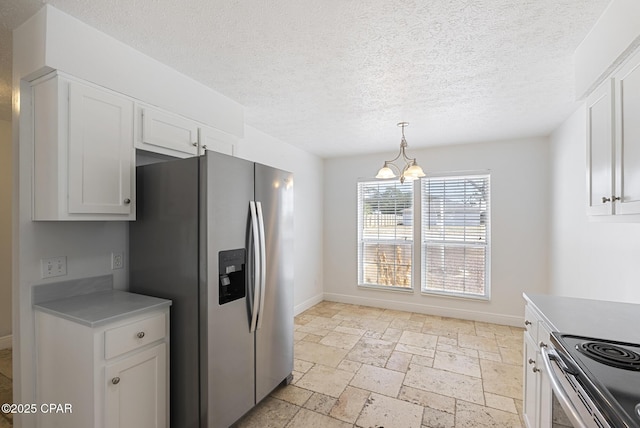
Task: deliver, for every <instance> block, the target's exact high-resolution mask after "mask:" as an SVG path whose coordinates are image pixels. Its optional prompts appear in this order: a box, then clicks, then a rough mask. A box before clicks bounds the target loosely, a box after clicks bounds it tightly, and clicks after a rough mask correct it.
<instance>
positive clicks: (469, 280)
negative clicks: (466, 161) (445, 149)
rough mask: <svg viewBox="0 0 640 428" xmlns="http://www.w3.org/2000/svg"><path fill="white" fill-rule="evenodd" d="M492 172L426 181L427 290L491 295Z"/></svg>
mask: <svg viewBox="0 0 640 428" xmlns="http://www.w3.org/2000/svg"><path fill="white" fill-rule="evenodd" d="M489 200H490V192H489V175H488V174H482V175H457V176H441V177H427V178H423V179H422V232H421V235H422V266H421V267H422V291H423V292H426V293H438V294H446V295H453V296H465V297H476V298H481V299H488V298H489V295H490V293H489V291H490V289H489V278H490V276H489V266H490V248H491V247H490V242H489V240H490V227H489V226H490V215H489V214H490V207H489Z"/></svg>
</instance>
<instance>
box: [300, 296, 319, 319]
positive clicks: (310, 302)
mask: <svg viewBox="0 0 640 428" xmlns="http://www.w3.org/2000/svg"><path fill="white" fill-rule="evenodd" d="M323 300H324V296H323V295H322V294H318V295H317V296H313V297H312V298H310V299H307V300H305V301H304V302H302V303H300V304H299V305H295V306H294V307H293V315H294V316H295V315H299V314H301V313H303V312H304V311H306V310H307V309H309V308H310V307H312V306H315V305H317V304H318V303H320V302H322V301H323Z"/></svg>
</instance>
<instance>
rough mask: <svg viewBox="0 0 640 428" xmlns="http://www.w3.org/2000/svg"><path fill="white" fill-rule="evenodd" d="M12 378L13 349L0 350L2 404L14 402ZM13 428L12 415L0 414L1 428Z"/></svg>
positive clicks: (0, 401) (0, 394)
mask: <svg viewBox="0 0 640 428" xmlns="http://www.w3.org/2000/svg"><path fill="white" fill-rule="evenodd" d="M12 376H13V374H12V372H11V349H0V404H4V403H12V402H13V401H12V397H13V390H12V388H13V386H12V385H13V383H12V381H11V378H12ZM12 426H13V419H12V415H11V414H8V415H6V414H4V413H2V412H0V428H11V427H12Z"/></svg>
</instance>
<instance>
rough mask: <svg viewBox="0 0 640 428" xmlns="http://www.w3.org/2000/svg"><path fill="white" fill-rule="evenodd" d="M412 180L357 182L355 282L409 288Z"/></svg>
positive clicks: (411, 235) (411, 253)
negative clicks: (356, 271) (356, 258)
mask: <svg viewBox="0 0 640 428" xmlns="http://www.w3.org/2000/svg"><path fill="white" fill-rule="evenodd" d="M412 257H413V183H412V182H410V181H407V182H405V183H404V184H401V183H400V182H399V181H398V180H393V181H380V180H375V181H362V182H359V183H358V285H366V286H380V287H391V288H396V289H409V290H410V289H411V287H412V286H411V276H412V275H411V274H412V269H411V268H412V263H411V261H412Z"/></svg>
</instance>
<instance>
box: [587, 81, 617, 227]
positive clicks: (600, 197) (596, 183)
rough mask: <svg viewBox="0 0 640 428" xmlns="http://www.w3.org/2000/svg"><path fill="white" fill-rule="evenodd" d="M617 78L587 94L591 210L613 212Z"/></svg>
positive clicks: (588, 192)
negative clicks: (614, 104) (614, 114)
mask: <svg viewBox="0 0 640 428" xmlns="http://www.w3.org/2000/svg"><path fill="white" fill-rule="evenodd" d="M613 168H614V163H613V80H607V81H606V82H604V83H603V84H602V85H601V86H600V87H599V88H598V89H596V90H595V91H594V92H593V93H592V94H591V95H590V96H589V98H587V171H588V174H587V213H588V214H590V215H605V214H613V205H612V204H611V203H610V198H611V195H613V191H614V190H613V185H614V183H613Z"/></svg>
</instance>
